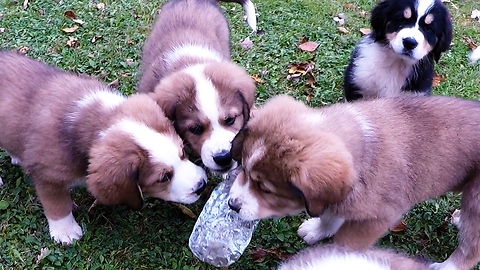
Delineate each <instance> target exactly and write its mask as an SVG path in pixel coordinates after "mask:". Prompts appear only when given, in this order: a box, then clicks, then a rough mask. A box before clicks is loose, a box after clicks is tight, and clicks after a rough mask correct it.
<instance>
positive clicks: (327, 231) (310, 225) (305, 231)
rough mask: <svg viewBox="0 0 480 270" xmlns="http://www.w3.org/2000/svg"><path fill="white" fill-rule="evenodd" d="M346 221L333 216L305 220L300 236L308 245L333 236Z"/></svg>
mask: <svg viewBox="0 0 480 270" xmlns="http://www.w3.org/2000/svg"><path fill="white" fill-rule="evenodd" d="M344 221H345V219H343V218H339V217H337V216H333V215H328V214H327V215H322V216H320V217H316V218H310V219H307V220H305V221H304V222H303V223H302V225H300V227H299V228H298V231H297V232H298V235H299V236H300V237H301V238H302V239H303V241H305V243H307V244H308V245H313V244H315V243H316V242H318V241H320V240H322V239H325V238H328V237H331V236H333V235H334V234H335V233H336V232H337V231H338V229H339V228H340V226H342V224H343V222H344Z"/></svg>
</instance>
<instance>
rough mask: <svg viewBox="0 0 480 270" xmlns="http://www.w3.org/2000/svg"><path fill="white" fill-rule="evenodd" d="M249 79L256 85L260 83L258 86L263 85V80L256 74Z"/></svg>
mask: <svg viewBox="0 0 480 270" xmlns="http://www.w3.org/2000/svg"><path fill="white" fill-rule="evenodd" d="M250 78H252V79H253V81H254V82H256V83H260V84H261V83H263V80H262V79H261V78H260V76H259V75H258V74H253V75H250Z"/></svg>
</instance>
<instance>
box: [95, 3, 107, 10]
mask: <svg viewBox="0 0 480 270" xmlns="http://www.w3.org/2000/svg"><path fill="white" fill-rule="evenodd" d="M96 7H97V9H98V10H104V9H105V4H104V3H98V4H97V6H96Z"/></svg>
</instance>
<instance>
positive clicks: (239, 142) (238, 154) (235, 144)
mask: <svg viewBox="0 0 480 270" xmlns="http://www.w3.org/2000/svg"><path fill="white" fill-rule="evenodd" d="M247 133H248V128H247V127H246V126H245V127H243V128H242V129H240V131H239V132H238V133H237V135H236V136H235V138H233V141H232V147H231V149H230V153H231V155H232V158H233V159H234V160H235V161H237V162H238V163H239V164H240V163H241V162H242V152H243V142H244V140H245V137H246V136H247Z"/></svg>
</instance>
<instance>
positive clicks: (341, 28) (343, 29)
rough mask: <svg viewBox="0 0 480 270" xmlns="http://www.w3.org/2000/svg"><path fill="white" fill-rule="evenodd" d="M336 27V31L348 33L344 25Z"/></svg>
mask: <svg viewBox="0 0 480 270" xmlns="http://www.w3.org/2000/svg"><path fill="white" fill-rule="evenodd" d="M337 29H338V32H340V33H343V34H348V33H349V31H348V30H347V28H345V27H342V26H340V27H337Z"/></svg>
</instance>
